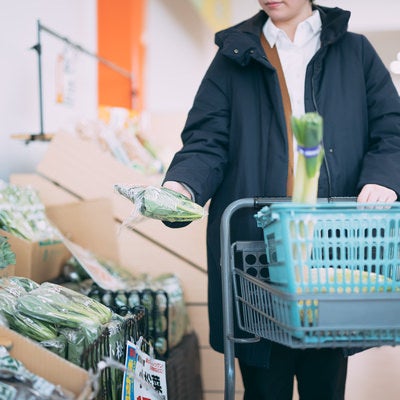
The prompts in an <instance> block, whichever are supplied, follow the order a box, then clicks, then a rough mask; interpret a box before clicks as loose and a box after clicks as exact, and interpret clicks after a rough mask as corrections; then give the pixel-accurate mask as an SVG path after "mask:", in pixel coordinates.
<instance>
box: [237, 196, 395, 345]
mask: <svg viewBox="0 0 400 400" xmlns="http://www.w3.org/2000/svg"><path fill="white" fill-rule="evenodd" d="M255 217H256V220H257V225H258V226H259V227H261V228H262V229H263V233H264V243H265V250H266V256H267V267H268V277H267V279H266V281H267V284H266V286H265V288H264V289H263V287H262V285H263V283H260V282H256V281H254V284H255V286H254V287H252V289H251V290H249V289H240V290H241V292H242V293H245V294H246V293H247V292H248V293H251V295H252V296H253V299H254V298H257V300H253V299H250V300H249V301H250V303H251V302H252V301H253V302H254V301H256V302H258V301H259V298H260V296H256V297H254V293H256V291H257V290H260V289H259V288H260V286H258V287H256V286H257V285H259V284H261V292H260V293H263V290H264V292H266V293H267V294H268V296H269V297H270V298H269V299H268V303H269V308H270V312H269V313H268V315H267V318H268V319H269V320H270V321H273V324H274V325H275V326H277V325H279V326H280V328H282V329H283V330H284V331H286V332H290V334H291V335H292V336H294V337H297V338H299V339H302V340H307V341H309V342H310V343H313V342H314V341H318V342H321V340H322V341H330V340H332V339H334V340H335V342H339V343H340V341H341V340H340V338H341V335H342V336H343V338H344V339H346V340H349V337H350V338H351V341H353V340H354V342H357V338H358V335H359V338H360V339H362V340H367V341H368V340H370V341H381V342H382V341H383V342H384V341H386V340H394V341H395V342H397V340H398V339H399V338H393V332H394V333H395V335H396V336H397V334H398V327H399V323H398V322H397V321H398V319H399V318H400V317H398V316H399V314H398V312H399V311H400V307H399V306H398V303H399V300H400V204H398V203H395V204H392V205H390V206H382V204H380V205H375V204H374V205H366V204H359V203H356V202H337V203H335V202H331V203H317V204H316V205H312V206H310V205H301V204H295V203H292V202H282V203H274V204H271V205H270V206H267V207H264V208H262V209H261V210H260V211H259V212H258V213H257V214H256V215H255ZM240 279H241V280H242V278H240ZM245 280H246V281H247V282H246V283H247V284H249V283H251V282H250V279H248V278H247V277H246V278H245ZM268 285H272V286H268ZM243 304H244V303H243ZM244 307H245V308H246V307H247V306H246V305H245V306H244ZM252 308H253V309H252V310H251V313H254V311H255V312H256V313H257V306H256V307H254V304H253V307H252ZM260 311H262V312H265V308H264V310H261V308H260ZM246 318H250V317H248V316H247V317H246ZM248 328H249V327H245V329H246V330H249V329H248ZM364 328H365V329H364ZM367 328H368V329H367ZM374 328H376V329H374ZM394 328H396V329H394ZM251 330H254V329H251ZM332 332H335V333H334V338H333V336H332ZM254 333H257V334H260V332H254ZM261 336H262V335H261ZM305 336H307V338H306V339H304V338H305Z"/></svg>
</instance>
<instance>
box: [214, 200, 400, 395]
mask: <svg viewBox="0 0 400 400" xmlns="http://www.w3.org/2000/svg"><path fill="white" fill-rule="evenodd" d="M289 200H290V199H288V198H262V197H260V198H258V197H256V198H244V199H239V200H236V201H234V202H232V203H231V204H229V205H228V207H227V208H226V209H225V211H224V213H223V215H222V218H221V226H220V244H221V279H222V304H223V335H224V370H225V392H224V394H225V397H224V399H225V400H233V399H234V396H235V344H236V343H238V344H240V343H252V342H257V341H259V340H260V338H261V337H264V336H263V335H264V332H263V331H262V332H261V333H260V335H261V336H258V332H259V331H258V330H257V329H256V330H254V331H252V329H249V330H247V329H244V331H245V332H248V334H249V337H247V338H235V337H234V314H233V312H234V309H233V307H234V306H235V305H236V312H237V313H240V310H239V308H238V305H237V301H236V298H234V295H235V296H236V293H234V291H235V290H236V287H235V284H234V275H235V265H234V264H235V261H234V257H233V256H232V252H233V248H234V245H236V244H237V243H241V242H236V243H231V234H230V223H231V218H232V216H233V215H234V214H235V213H236V212H237V211H238V210H240V209H243V208H251V209H254V210H255V211H256V210H259V209H261V208H262V207H264V206H270V205H271V204H272V203H278V202H288V201H289ZM354 200H355V198H349V197H338V198H329V199H318V202H322V203H326V202H328V203H329V202H337V201H354ZM397 218H398V217H397ZM398 221H399V220H398V219H397V223H398ZM242 243H244V244H245V246H246V243H247V244H249V245H254V244H256V243H255V242H254V243H253V242H242ZM255 247H256V246H255ZM249 280H252V281H257V279H255V278H251V279H249ZM396 280H397V279H396ZM268 287H269V285H268ZM268 291H269V289H268ZM273 291H274V289H273V288H272V287H271V292H273ZM365 296H366V299H367V298H368V295H365ZM382 296H383V297H384V298H385V300H384V301H387V300H386V299H389V301H391V302H393V301H396V302H397V303H398V300H399V293H398V292H397V293H390V294H388V293H384V294H383V295H382ZM328 297H329V296H328ZM331 297H332V296H331ZM300 298H301V297H296V295H295V299H300ZM320 299H322V298H320ZM371 299H372V298H371ZM371 299H370V300H371ZM333 300H337V295H336V297H335V296H333ZM320 301H321V300H320ZM371 301H374V300H371ZM399 307H400V306H396V308H395V311H396V313H397V312H399V311H400V308H399ZM239 319H240V318H239ZM385 323H386V321H385ZM239 326H240V324H239ZM389 327H390V329H392V328H394V329H395V330H394V332H395V336H396V340H394V339H393V341H392V342H390V341H386V342H382V343H381V342H379V340H378V341H377V342H376V341H375V342H373V341H370V342H368V340H367V341H365V342H357V341H354V342H352V343H354V346H353V347H374V346H380V345H385V344H386V345H387V344H391V345H397V344H399V343H400V324H398V323H397V321H396V322H395V323H394V322H393V321H390V322H389ZM242 329H243V328H242ZM252 332H255V334H253V333H252ZM252 334H253V336H251V335H252ZM265 337H266V338H269V336H265ZM385 340H386V339H385ZM286 344H287V345H289V346H290V345H291V344H290V343H286ZM342 344H343V343H342ZM336 345H337V343H336ZM311 346H314V344H307V345H306V346H304V347H311ZM328 346H330V345H329V344H328ZM293 347H299V346H293ZM315 347H319V346H318V345H315ZM338 347H341V346H338ZM345 347H346V346H345Z"/></svg>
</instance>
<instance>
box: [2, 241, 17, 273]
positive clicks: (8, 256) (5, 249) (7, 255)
mask: <svg viewBox="0 0 400 400" xmlns="http://www.w3.org/2000/svg"><path fill="white" fill-rule="evenodd" d="M15 262H16V258H15V253H14V252H13V251H12V250H11V247H10V244H9V243H8V240H7V238H6V237H5V236H0V269H3V268H6V267H8V266H9V265H15Z"/></svg>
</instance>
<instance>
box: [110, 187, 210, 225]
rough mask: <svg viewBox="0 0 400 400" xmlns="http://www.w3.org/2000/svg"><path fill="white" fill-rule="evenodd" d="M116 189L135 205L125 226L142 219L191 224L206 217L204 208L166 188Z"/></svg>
mask: <svg viewBox="0 0 400 400" xmlns="http://www.w3.org/2000/svg"><path fill="white" fill-rule="evenodd" d="M114 188H115V190H116V191H117V192H118V193H119V194H121V195H122V196H124V197H125V198H127V199H128V200H130V201H131V202H132V203H133V204H134V210H133V212H132V214H131V215H130V217H129V218H127V219H126V221H125V222H124V225H131V224H134V223H135V222H138V221H139V220H140V219H141V217H147V218H152V219H158V220H161V221H167V222H191V221H194V220H197V219H201V218H203V217H204V216H205V215H206V212H205V209H204V208H203V207H201V206H200V205H198V204H196V203H195V202H193V201H192V200H190V199H188V198H187V197H186V196H183V195H182V194H180V193H177V192H175V191H173V190H170V189H167V188H164V187H156V186H135V185H122V184H116V185H114Z"/></svg>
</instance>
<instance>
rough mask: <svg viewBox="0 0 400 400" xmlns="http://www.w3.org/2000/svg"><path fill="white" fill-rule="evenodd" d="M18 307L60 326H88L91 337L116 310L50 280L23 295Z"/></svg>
mask: <svg viewBox="0 0 400 400" xmlns="http://www.w3.org/2000/svg"><path fill="white" fill-rule="evenodd" d="M17 310H18V311H20V312H21V313H23V314H25V315H30V316H32V317H34V318H36V319H40V320H42V321H47V322H50V323H54V324H56V325H60V326H65V327H70V328H79V327H84V328H85V330H86V331H87V336H88V337H92V336H95V335H97V332H98V329H99V327H100V326H101V325H102V324H105V323H107V322H108V321H110V320H111V317H112V311H111V310H110V309H108V308H107V307H106V306H104V305H103V304H101V303H99V302H98V301H96V300H93V299H91V298H89V297H87V296H85V295H82V294H80V293H77V292H74V291H72V290H70V289H68V288H65V287H62V286H60V285H57V284H54V283H49V282H45V283H42V284H41V285H40V287H39V288H37V289H34V290H32V291H31V292H28V293H27V294H26V295H24V296H21V297H19V298H18V301H17Z"/></svg>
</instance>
